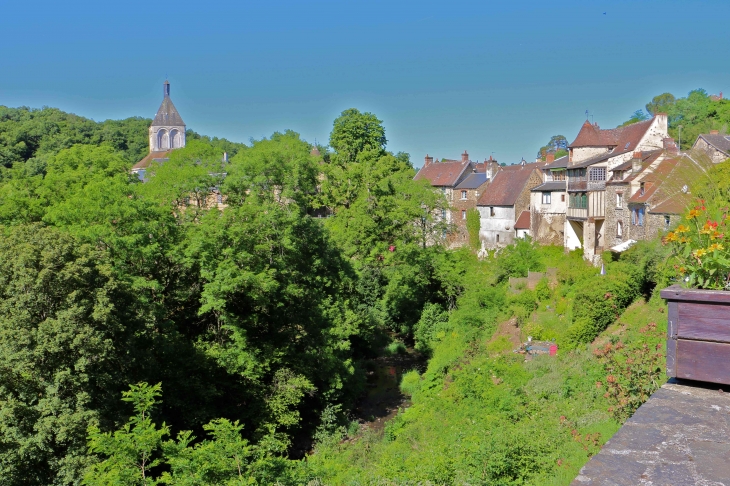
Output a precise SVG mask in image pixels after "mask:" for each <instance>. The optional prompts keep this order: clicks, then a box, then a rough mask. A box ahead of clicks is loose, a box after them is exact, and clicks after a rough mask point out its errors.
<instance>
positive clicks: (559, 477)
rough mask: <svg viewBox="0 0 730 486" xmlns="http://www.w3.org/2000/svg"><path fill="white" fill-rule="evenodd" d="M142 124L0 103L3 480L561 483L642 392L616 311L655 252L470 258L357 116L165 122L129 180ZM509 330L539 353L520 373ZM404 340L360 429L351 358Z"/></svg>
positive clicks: (425, 189) (646, 277)
mask: <svg viewBox="0 0 730 486" xmlns="http://www.w3.org/2000/svg"><path fill="white" fill-rule="evenodd" d="M148 123H149V121H148V120H144V119H136V118H135V119H129V120H123V121H118V122H115V121H106V122H103V123H96V122H94V121H91V120H87V119H84V118H81V117H77V116H75V115H70V114H66V113H63V112H60V111H59V110H55V109H50V108H44V109H42V110H31V109H27V108H19V109H10V108H4V107H0V158H1V167H0V477H2V478H3V484H9V485H20V484H38V485H40V484H44V485H45V484H57V485H62V484H63V485H65V484H80V483H81V482H85V483H86V484H125V485H127V484H155V483H161V484H181V485H183V484H201V485H207V484H210V485H213V484H273V483H276V482H278V483H280V484H302V483H305V484H306V483H307V482H308V481H313V484H317V483H318V482H319V483H324V484H362V483H368V482H372V481H375V480H381V479H382V480H383V481H394V482H407V481H411V482H415V481H431V482H433V483H439V484H441V483H443V484H451V483H459V482H466V483H484V482H487V483H490V482H491V483H497V484H527V483H534V484H547V483H549V482H550V481H554V482H556V483H565V482H566V480H567V479H570V478H572V476H571V475H574V473H575V471H576V470H577V468H579V467H580V466H581V465H582V464H583V463H584V462H585V460H587V458H588V457H589V455H590V454H592V453H594V452H595V451H596V450H597V448H598V447H599V446H600V444H602V443H603V442H605V440H606V439H608V437H610V435H611V433H612V432H613V431H615V430H616V428H617V427H618V425H619V423H620V420H623V418H625V417H626V416H627V415H628V414H629V413H630V412H631V411H632V410H633V409H634V408H635V407H636V406H637V404H638V403H639V402H640V399H639V401H637V400H636V399H634V397H636V396H639V397H642V396H644V395H645V394H646V393H648V392H650V391H651V390H652V387H655V386H656V385H657V379H656V377H657V375H656V370H655V368H656V356H655V355H656V353H659V352H660V351H656V352H655V353H654V355H649V354H647V353H645V352H644V348H642V347H640V346H639V344H638V343H640V342H641V341H642V340H643V341H646V340H647V339H649V340H650V341H651V340H657V341H658V339H659V338H656V337H655V336H654V334H653V333H654V331H656V332H661V328H662V326H663V325H664V324H662V322H660V318H659V317H655V316H656V314H657V309H658V307H657V302H656V301H654V300H652V301H650V303H649V304H645V303H642V302H639V303H638V304H637V303H634V304H633V305H631V303H632V302H636V301H637V300H639V301H641V296H649V295H651V292H652V287H653V285H655V284H656V283H657V282H665V281H666V280H667V279H668V278H669V276H670V275H671V271H670V270H667V269H666V267H665V266H663V265H661V262H662V261H663V260H662V259H663V258H665V255H664V253H662V252H663V251H664V249H663V248H662V247H661V246H658V245H657V246H647V245H637V246H636V247H635V248H634V249H632V251H630V252H628V253H627V254H626V255H625V256H623V257H622V261H619V262H607V268H608V275H607V276H600V275H598V273H597V270H596V269H595V268H593V267H590V266H588V265H586V264H585V263H584V262H583V261H582V259H581V258H580V256H579V255H577V254H570V255H564V254H563V252H562V248H551V247H546V248H537V247H536V246H535V245H534V244H533V243H532V242H531V241H529V240H521V241H519V242H518V243H517V244H515V245H513V246H510V247H508V248H505V249H503V250H501V251H500V252H498V253H497V254H495V253H491V254H489V255H488V257H487V258H485V259H484V260H483V261H480V260H478V259H477V258H476V256H475V255H474V250H475V249H476V247H477V246H478V238H477V237H475V235H477V232H476V231H475V228H476V226H475V224H478V218H476V214H475V212H474V211H470V212H469V213H468V214H467V226H468V227H469V232H470V235H471V239H470V241H471V246H472V247H471V248H465V249H461V250H458V251H446V250H445V249H444V248H443V247H442V245H441V244H440V243H441V242H442V241H444V239H443V236H444V232H445V231H448V227H447V226H445V224H444V222H443V221H440V218H439V217H437V216H438V215H440V214H441V212H442V210H443V209H446V208H447V201H446V200H445V198H444V196H443V195H442V193H441V192H440V191H434V190H433V189H432V188H431V187H430V186H429V185H428V183H427V182H426V181H414V180H413V176H414V173H415V171H414V169H413V167H412V165H411V163H410V160H409V156H408V155H407V154H403V153H397V154H394V153H391V152H389V151H388V150H387V149H386V143H387V139H386V137H385V128H384V127H383V125H382V122H381V121H380V120H379V119H378V118H377V117H376V116H375V115H373V114H372V113H362V112H360V111H358V110H356V109H349V110H346V111H344V112H343V113H342V114H341V115H340V116H339V117H338V118H337V119H336V120H335V121H334V123H333V130H332V133H331V138H330V141H329V148H328V147H322V146H319V147H317V148H318V150H316V151H315V150H312V146H311V145H310V144H308V143H307V142H305V141H304V140H302V139H301V137H300V136H299V135H298V134H297V133H294V132H291V131H286V132H283V133H274V134H273V135H272V136H271V137H270V138H267V139H262V140H255V141H252V142H251V144H250V146H243V145H240V144H233V143H231V142H228V141H226V140H219V139H215V138H214V139H211V138H208V137H203V136H199V135H197V134H195V133H193V132H189V133H188V134H187V146H186V147H185V148H183V149H178V150H175V151H174V152H172V154H171V155H170V158H169V160H168V161H166V162H164V163H156V164H154V165H152V166H151V167H150V168H149V169H148V170H147V174H146V177H147V182H144V183H143V182H141V181H140V180H139V179H138V178H137V177H136V176H135V175H133V174H131V173H130V168H131V166H132V165H133V164H134V163H135V162H137V161H138V160H139V159H140V158H141V157H142V156H143V155H144V153H145V152H146V144H147V127H148ZM565 143H566V140H565V138H564V137H559V136H556V137H553V139H552V140H551V141H550V144H549V146H550V147H552V150H553V151H557V152H558V153H559V151H560V150H563V149H564V148H565V147H564V146H565ZM223 152H228V154H229V156H230V157H229V160H228V161H225V160H224V158H223ZM556 155H557V154H556ZM548 267H557V273H556V275H557V277H556V280H554V281H553V280H548V279H544V280H543V281H541V282H540V283H539V284H538V285H537V286H536V287H535V288H534V289H524V288H513V287H511V286H510V285H509V279H510V277H525V276H526V275H527V274H528V272H530V271H533V272H534V271H545V270H546V269H547V268H548ZM657 269H659V270H657ZM627 307H628V310H627V311H626V314H625V315H629V314H630V313H631V312H633V313H634V314H635V315H634V316H633V317H632V319H633V320H632V321H631V322H630V323H628V324H627V325H626V326H624V328H622V329H624V331H625V332H623V334H622V335H621V339H623V338H626V339H625V341H626V342H621V343H620V344H621V346H618V344H619V343H617V342H613V341H611V342H610V344H611V346H614V347H612V348H607V347H606V346H605V343H604V342H601V340H602V339H604V336H605V332H606V328H607V327H608V328H609V330H610V326H615V325H616V324H615V320H616V318H617V317H618V316H620V315H621V314H622V313H623V312H624V311H625V310H626V309H627ZM647 316H650V318H651V319H654V320H655V321H656V322H657V325H655V326H654V327H651V328H646V329H650V331H651V332H650V331H646V332H639V331H638V330H637V329H639V328H638V327H636V326H635V325H634V323H635V322H639V321H642V320H645V319H646V318H647ZM643 325H644V326H645V327H646V323H644V324H643ZM516 326H519V327H516ZM626 328H628V330H626ZM642 329H643V328H642ZM527 335H531V336H533V337H535V338H536V339H556V340H557V341H558V342H559V344H560V346H561V354H560V356H559V357H558V358H556V359H552V360H550V359H547V358H546V359H542V358H539V359H535V360H534V361H530V362H527V363H525V362H524V356H523V355H521V354H516V353H512V352H511V351H512V349H513V348H514V347H515V346H517V345H518V344H519V343H517V342H515V341H516V340H518V339H519V338H520V337H526V336H527ZM507 336H512V337H511V339H512V341H510V339H509V338H508V337H507ZM647 336H649V337H648V338H647ZM595 338H598V341H597V342H596V343H594V344H593V345H592V346H593V347H594V348H593V349H597V348H595V346H598V345H599V344H600V345H601V346H603V347H602V348H600V349H601V350H602V351H601V352H600V353H593V352H591V348H590V346H589V343H590V342H591V341H593V340H594V339H595ZM404 343H408V344H409V345H413V346H414V347H415V349H416V350H417V351H418V352H420V353H422V355H423V356H425V357H427V358H429V362H428V365H427V368H426V369H424V370H421V372H419V371H411V372H409V373H408V374H407V375H406V376H405V377H404V379H403V381H402V389H403V391H404V392H407V393H408V394H409V395H411V396H412V400H413V406H412V407H411V408H409V409H408V410H407V411H405V412H403V413H400V414H398V415H397V417H396V418H395V419H394V420H393V421H392V422H390V423H389V424H388V425H387V427H386V428H385V430H384V432H383V433H382V434H378V433H376V432H368V431H367V430H366V431H365V432H363V433H360V432H358V426H357V424H355V425H354V426H353V424H351V423H350V424H348V420H349V418H350V416H349V412H350V411H352V410H353V409H354V406H355V404H356V403H357V401H358V399H359V398H360V397H361V396H362V395H363V392H364V390H365V389H366V376H367V366H368V364H369V363H370V361H369V360H372V359H373V358H375V357H377V356H379V355H381V354H383V353H384V352H387V350H390V352H391V353H392V354H397V353H404V352H405V351H406V349H405V344H404ZM652 343H653V341H652ZM647 349H648V348H647ZM629 353H635V354H636V353H638V354H639V355H641V357H642V358H641V359H638V358H637V359H634V358H631V359H632V363H634V362H635V363H639V365H632V364H627V361H626V360H625V359H624V358H625V356H628V355H629ZM632 356H633V354H632ZM635 366H640V367H641V370H640V371H641V372H639V370H637V369H634V368H635ZM607 374H610V375H611V376H614V378H615V379H614V380H613V381H610V380H608V381H607V380H606V379H605V378H606V375H607ZM631 377H639V378H631ZM599 383H600V385H599ZM603 383H610V385H603ZM637 390H638V391H637ZM163 391H164V399H161V397H162V396H163V395H162V393H163ZM635 391H636V392H635ZM637 393H638V395H637ZM130 405H131V406H130ZM609 407H611V408H612V410H611V411H609V410H608V408H609ZM345 435H348V436H349V438H350V439H352V441H350V442H348V443H347V444H343V443H340V441H341V439H342V438H344V437H345ZM313 441H314V454H313V455H310V456H308V461H301V460H298V459H299V458H301V457H303V456H304V455H305V454H306V453H307V452H311V450H312V445H313ZM569 477H570V478H569Z"/></svg>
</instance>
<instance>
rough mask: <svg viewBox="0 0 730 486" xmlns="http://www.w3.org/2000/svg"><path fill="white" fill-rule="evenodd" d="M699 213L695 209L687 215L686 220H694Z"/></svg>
mask: <svg viewBox="0 0 730 486" xmlns="http://www.w3.org/2000/svg"><path fill="white" fill-rule="evenodd" d="M700 214H701V213H700V211H698V210H697V209H692V210H691V211H690V212H689V214H688V215H687V219H694V218H696V217H697V216H699V215H700Z"/></svg>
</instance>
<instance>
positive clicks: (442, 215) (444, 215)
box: [441, 209, 446, 219]
mask: <svg viewBox="0 0 730 486" xmlns="http://www.w3.org/2000/svg"><path fill="white" fill-rule="evenodd" d="M441 219H446V210H445V209H442V210H441Z"/></svg>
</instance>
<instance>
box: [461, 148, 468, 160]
mask: <svg viewBox="0 0 730 486" xmlns="http://www.w3.org/2000/svg"><path fill="white" fill-rule="evenodd" d="M461 161H462V162H469V154H468V153H466V150H464V153H463V154H461Z"/></svg>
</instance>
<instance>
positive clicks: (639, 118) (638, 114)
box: [619, 110, 651, 127]
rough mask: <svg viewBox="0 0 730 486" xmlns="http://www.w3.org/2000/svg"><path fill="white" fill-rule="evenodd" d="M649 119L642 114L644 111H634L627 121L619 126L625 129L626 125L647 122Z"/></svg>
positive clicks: (644, 113)
mask: <svg viewBox="0 0 730 486" xmlns="http://www.w3.org/2000/svg"><path fill="white" fill-rule="evenodd" d="M649 118H651V117H650V116H649V115H648V114H646V112H644V110H636V111H635V112H634V113H633V114H632V115H631V117H630V118H629V119H628V120H626V121H625V122H623V123H622V124H621V125H619V126H620V127H625V126H626V125H632V124H634V123H638V122H640V121H644V120H648V119H649Z"/></svg>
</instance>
